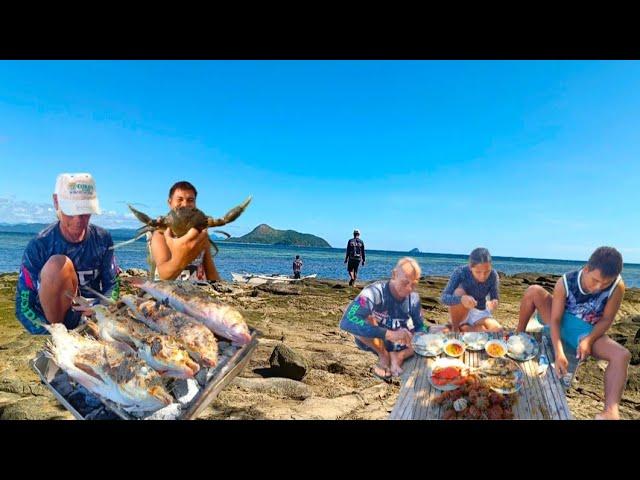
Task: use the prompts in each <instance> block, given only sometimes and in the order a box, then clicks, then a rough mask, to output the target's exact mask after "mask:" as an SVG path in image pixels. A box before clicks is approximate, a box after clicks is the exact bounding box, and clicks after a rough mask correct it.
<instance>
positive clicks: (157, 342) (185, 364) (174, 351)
mask: <svg viewBox="0 0 640 480" xmlns="http://www.w3.org/2000/svg"><path fill="white" fill-rule="evenodd" d="M145 343H146V345H147V348H148V351H149V354H150V355H151V356H152V357H153V359H154V360H155V362H156V363H157V364H158V365H159V366H160V368H161V369H162V370H165V371H169V372H172V374H173V376H176V377H179V378H193V376H194V375H195V374H196V373H198V370H200V365H198V364H197V363H196V362H194V361H193V360H192V359H191V357H190V356H189V354H188V353H187V351H186V350H185V349H184V348H182V346H181V345H180V344H179V343H178V342H176V341H175V340H174V339H172V338H171V337H167V336H164V335H154V336H152V337H149V338H148V339H146V340H145Z"/></svg>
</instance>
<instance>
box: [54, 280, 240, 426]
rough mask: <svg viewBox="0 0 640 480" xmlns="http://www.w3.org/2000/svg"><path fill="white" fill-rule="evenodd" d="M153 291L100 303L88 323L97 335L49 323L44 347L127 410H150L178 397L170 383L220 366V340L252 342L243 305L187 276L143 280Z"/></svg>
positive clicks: (138, 413) (91, 388)
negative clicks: (226, 301) (220, 299)
mask: <svg viewBox="0 0 640 480" xmlns="http://www.w3.org/2000/svg"><path fill="white" fill-rule="evenodd" d="M137 286H138V287H139V288H140V289H142V290H143V291H144V292H146V293H148V294H149V296H151V299H149V298H141V297H137V296H134V295H124V296H123V297H122V298H121V299H120V301H119V302H117V303H114V304H110V305H96V306H94V307H92V308H93V310H94V313H95V315H94V316H93V318H92V319H91V320H90V321H89V322H88V327H89V328H88V330H89V331H90V332H91V333H92V335H93V336H88V335H82V334H80V333H78V332H75V331H67V329H66V328H65V327H64V325H62V324H54V325H49V326H47V328H48V330H49V332H50V333H51V339H50V340H49V341H48V342H47V345H46V347H45V353H46V355H47V356H49V357H50V358H51V359H53V361H54V362H55V363H56V364H57V365H58V366H59V367H60V368H61V369H62V370H64V371H65V372H66V373H67V374H68V375H69V376H70V377H71V378H72V379H73V380H75V381H76V382H77V383H79V384H80V385H82V386H83V387H85V388H86V389H87V390H89V391H90V392H92V393H94V394H96V395H97V396H99V397H101V398H103V399H108V400H110V401H112V402H114V403H116V404H118V406H119V407H120V408H122V409H123V410H125V411H126V412H128V413H130V414H132V415H136V416H143V415H144V414H145V413H149V412H154V411H157V410H159V409H161V408H163V407H166V406H168V405H170V404H171V403H175V401H176V400H175V399H174V398H173V396H172V395H171V394H170V392H169V390H168V389H167V387H166V385H167V384H168V383H169V382H170V381H172V380H173V379H190V378H194V377H195V375H196V374H197V373H198V372H199V371H200V370H201V369H211V368H214V367H216V365H217V364H218V341H217V339H216V335H217V336H218V337H221V340H223V341H230V342H232V345H234V346H242V345H245V344H247V343H249V342H250V341H251V334H250V332H249V328H248V326H247V324H246V322H245V321H244V319H243V318H242V315H241V314H240V312H239V311H238V310H236V309H235V308H233V307H229V306H226V305H222V304H220V303H217V302H215V301H214V300H213V299H211V298H210V297H209V296H208V295H207V294H206V293H203V292H202V293H201V294H198V293H197V292H198V288H197V287H193V286H191V287H189V286H182V285H180V282H176V283H174V282H153V283H152V282H146V281H139V282H137Z"/></svg>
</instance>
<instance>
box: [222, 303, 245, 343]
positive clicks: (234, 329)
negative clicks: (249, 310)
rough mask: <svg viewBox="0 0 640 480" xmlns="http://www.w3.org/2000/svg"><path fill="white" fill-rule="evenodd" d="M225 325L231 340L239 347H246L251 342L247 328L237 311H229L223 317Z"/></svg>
mask: <svg viewBox="0 0 640 480" xmlns="http://www.w3.org/2000/svg"><path fill="white" fill-rule="evenodd" d="M225 323H226V324H227V327H228V330H229V334H230V336H231V339H232V340H233V341H234V342H236V343H238V344H240V345H246V344H247V343H249V342H250V341H251V333H250V332H249V327H248V326H247V323H246V322H245V321H244V318H243V317H242V314H241V313H240V312H239V311H237V310H235V309H229V311H228V312H227V314H226V315H225Z"/></svg>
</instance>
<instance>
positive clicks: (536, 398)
mask: <svg viewBox="0 0 640 480" xmlns="http://www.w3.org/2000/svg"><path fill="white" fill-rule="evenodd" d="M532 364H533V362H532V361H531V360H529V361H527V362H521V363H520V367H521V368H522V371H523V372H524V374H525V384H526V388H527V390H528V392H527V393H528V397H529V405H530V414H531V419H532V420H551V418H552V415H551V414H550V413H549V407H548V405H547V399H546V398H545V396H544V394H543V393H542V389H541V388H540V384H539V383H538V381H537V376H536V373H535V371H534V370H533V369H532Z"/></svg>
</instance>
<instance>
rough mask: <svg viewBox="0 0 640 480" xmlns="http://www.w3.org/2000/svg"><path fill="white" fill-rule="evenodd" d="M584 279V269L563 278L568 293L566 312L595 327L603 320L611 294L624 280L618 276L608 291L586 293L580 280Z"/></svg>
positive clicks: (566, 274) (567, 274)
mask: <svg viewBox="0 0 640 480" xmlns="http://www.w3.org/2000/svg"><path fill="white" fill-rule="evenodd" d="M581 278H582V269H580V270H576V271H573V272H569V273H565V274H564V275H563V276H562V281H563V282H564V289H565V290H566V292H567V299H566V304H565V312H567V313H570V314H572V315H574V316H576V317H578V318H579V319H581V320H584V321H585V322H587V323H590V324H591V325H595V324H596V323H598V322H599V321H600V319H601V318H602V314H603V313H604V308H605V307H606V305H607V301H608V300H609V297H611V294H612V293H613V291H614V290H615V288H616V287H617V286H618V283H620V280H622V277H621V276H620V275H618V278H616V279H615V281H614V282H613V284H612V285H611V287H609V288H608V289H606V290H602V291H600V292H595V293H586V292H585V291H584V290H582V286H581V285H580V279H581Z"/></svg>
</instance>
